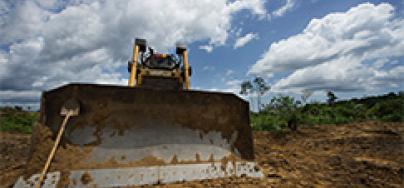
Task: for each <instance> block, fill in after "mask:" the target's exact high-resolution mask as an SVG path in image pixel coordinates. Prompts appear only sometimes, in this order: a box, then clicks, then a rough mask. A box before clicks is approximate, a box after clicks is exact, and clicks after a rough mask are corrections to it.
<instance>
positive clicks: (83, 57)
mask: <svg viewBox="0 0 404 188" xmlns="http://www.w3.org/2000/svg"><path fill="white" fill-rule="evenodd" d="M403 6H404V1H403V0H396V1H356V0H352V1H329V0H307V1H303V0H215V1H209V0H198V1H191V0H190V1H186V3H184V1H180V0H172V1H164V0H150V1H141V0H116V1H104V0H32V1H28V0H15V1H13V0H2V1H0V26H1V30H0V66H1V67H2V69H0V104H1V105H13V104H22V105H25V104H26V105H37V104H38V101H39V96H40V93H41V92H42V91H43V90H48V89H51V88H54V87H57V86H60V85H63V84H66V83H69V82H90V83H99V84H117V85H125V84H126V83H127V78H128V73H127V70H126V61H127V60H128V59H129V58H130V55H131V54H130V53H131V45H132V42H133V39H134V38H135V37H142V38H146V39H147V40H148V41H149V44H151V45H152V46H153V47H155V48H156V49H157V50H159V51H163V52H167V51H168V52H173V50H174V48H173V47H174V46H175V44H176V43H177V42H182V43H186V44H187V46H188V48H189V51H190V52H189V53H190V63H191V65H192V67H193V75H192V78H191V84H192V87H193V88H194V89H198V90H210V91H212V90H213V91H222V92H234V93H238V90H239V84H240V82H242V81H244V80H251V79H252V78H253V77H254V76H257V75H258V76H261V77H263V78H265V79H266V81H267V82H268V84H269V85H270V86H272V89H271V90H270V91H269V97H270V96H274V95H291V96H294V97H296V98H300V96H301V95H302V93H304V92H310V93H313V94H312V96H311V98H310V99H311V100H312V101H313V100H315V101H316V100H320V101H321V100H324V98H325V95H324V93H325V92H324V91H329V90H330V91H334V92H336V94H337V96H338V97H339V98H352V97H361V96H365V95H374V94H382V93H387V92H391V91H394V92H396V91H400V90H404V86H403V84H402V82H403V79H404V76H403V75H404V65H403V60H404V42H403V40H402V39H403V38H404V19H403V18H404V11H403ZM156 10H159V11H156ZM269 97H266V99H268V98H269Z"/></svg>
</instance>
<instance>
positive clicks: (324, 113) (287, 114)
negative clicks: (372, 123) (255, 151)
mask: <svg viewBox="0 0 404 188" xmlns="http://www.w3.org/2000/svg"><path fill="white" fill-rule="evenodd" d="M251 117H252V119H251V122H252V126H253V128H254V129H255V130H277V131H279V130H283V129H285V128H287V127H289V128H291V129H293V127H291V125H297V124H307V125H315V124H341V123H350V122H355V121H363V120H378V121H392V122H402V121H404V95H403V94H401V95H400V94H397V95H396V94H394V93H393V94H392V93H389V94H387V95H382V96H376V97H366V98H363V99H352V100H348V101H338V102H333V103H332V104H328V103H312V104H306V105H300V103H299V101H296V100H295V99H293V98H292V97H289V96H277V97H274V98H272V100H271V102H270V103H269V104H266V105H264V109H263V111H261V112H260V113H254V114H252V115H251Z"/></svg>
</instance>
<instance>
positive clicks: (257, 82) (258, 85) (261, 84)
mask: <svg viewBox="0 0 404 188" xmlns="http://www.w3.org/2000/svg"><path fill="white" fill-rule="evenodd" d="M253 83H254V86H253V89H254V91H255V93H256V94H257V106H258V107H257V108H258V112H259V111H261V96H263V95H264V94H265V93H266V92H268V91H269V90H270V89H271V87H270V86H268V85H267V84H266V82H265V80H264V79H263V78H261V77H259V76H258V77H255V78H254V80H253Z"/></svg>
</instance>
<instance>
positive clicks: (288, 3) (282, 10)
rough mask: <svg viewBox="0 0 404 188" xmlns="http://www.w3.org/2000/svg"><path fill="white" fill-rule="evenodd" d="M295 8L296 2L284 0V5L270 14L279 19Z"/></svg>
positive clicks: (294, 0)
mask: <svg viewBox="0 0 404 188" xmlns="http://www.w3.org/2000/svg"><path fill="white" fill-rule="evenodd" d="M295 6H296V0H286V3H285V4H284V5H283V6H281V7H280V8H278V9H276V10H275V11H273V12H272V15H273V16H275V17H281V16H283V15H284V14H285V13H286V12H288V11H290V10H291V9H292V8H294V7H295Z"/></svg>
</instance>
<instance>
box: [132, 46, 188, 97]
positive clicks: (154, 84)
mask: <svg viewBox="0 0 404 188" xmlns="http://www.w3.org/2000/svg"><path fill="white" fill-rule="evenodd" d="M147 49H148V50H147ZM176 53H177V54H163V53H155V51H154V50H153V49H152V48H150V47H149V48H147V42H146V40H144V39H136V40H135V44H134V47H133V56H132V60H131V61H129V63H128V71H129V73H130V78H129V83H128V84H129V86H130V87H143V88H153V89H174V90H182V89H189V85H190V83H189V77H190V76H191V68H190V66H189V64H188V55H187V49H186V48H185V47H183V46H177V48H176Z"/></svg>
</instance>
